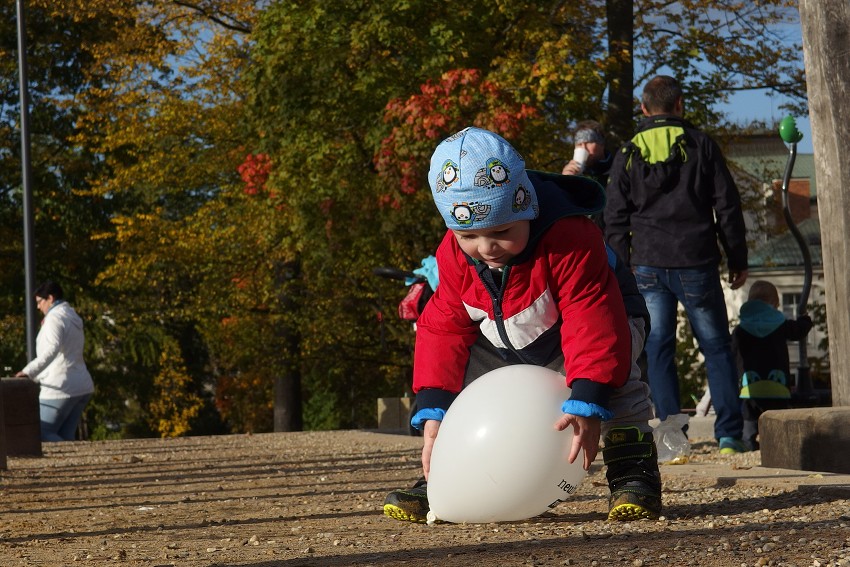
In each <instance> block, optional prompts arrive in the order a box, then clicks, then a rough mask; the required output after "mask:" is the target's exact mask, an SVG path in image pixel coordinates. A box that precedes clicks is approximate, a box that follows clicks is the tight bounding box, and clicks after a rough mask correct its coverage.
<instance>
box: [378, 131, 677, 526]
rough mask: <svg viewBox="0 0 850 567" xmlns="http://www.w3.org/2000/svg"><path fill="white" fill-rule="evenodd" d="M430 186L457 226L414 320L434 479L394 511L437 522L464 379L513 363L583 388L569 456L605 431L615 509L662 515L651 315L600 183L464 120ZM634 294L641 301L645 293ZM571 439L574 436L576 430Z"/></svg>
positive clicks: (569, 415)
mask: <svg viewBox="0 0 850 567" xmlns="http://www.w3.org/2000/svg"><path fill="white" fill-rule="evenodd" d="M429 181H430V184H431V190H432V195H433V197H434V202H435V204H436V205H437V209H438V210H439V212H440V214H441V215H442V216H443V219H444V220H445V222H446V226H447V227H448V228H449V231H448V232H447V233H446V236H445V237H444V239H443V241H442V243H441V244H440V246H439V248H438V249H437V265H438V267H439V272H440V286H439V288H437V291H436V293H435V294H434V296H433V297H432V298H431V301H430V302H429V303H428V305H427V306H426V307H425V309H424V311H423V313H422V316H421V317H420V318H419V321H418V322H417V333H416V350H415V355H414V376H413V389H414V392H416V396H417V405H418V407H419V408H420V409H419V411H418V412H417V414H416V415H414V417H413V419H412V421H411V422H412V424H413V425H414V426H415V427H417V428H419V429H422V430H423V438H424V446H423V448H422V467H423V470H424V473H425V476H424V478H423V479H422V480H420V481H419V482H418V483H416V485H415V486H414V487H413V488H412V489H406V490H396V491H393V492H391V493H390V494H389V495H388V496H387V498H386V501H385V503H384V513H385V514H386V515H388V516H391V517H393V518H396V519H399V520H408V521H413V522H424V521H426V515H427V513H428V509H429V507H428V498H427V489H426V482H427V478H428V474H429V471H430V460H431V450H432V448H433V446H434V441H435V439H436V438H437V435H438V433H439V429H440V422H441V421H442V419H443V417H444V416H445V413H446V410H448V408H449V406H450V405H451V403H452V401H453V400H454V399H455V397H456V396H457V395H458V393H459V392H460V391H461V389H462V388H463V387H465V386H466V385H468V384H470V383H471V382H472V381H473V380H475V379H476V378H478V377H480V376H482V375H484V374H486V373H487V372H489V371H491V370H494V369H496V368H500V367H502V366H506V365H510V364H536V365H539V366H545V367H547V368H550V369H554V370H557V371H559V372H561V373H562V374H565V375H566V380H567V385H568V386H569V387H570V388H571V391H572V394H571V397H570V399H569V400H566V401H565V402H564V405H563V407H562V410H563V411H564V415H563V417H562V418H561V419H560V420H559V421H558V422H557V424H554V425H555V426H556V428H557V429H558V430H561V431H565V430H568V429H570V428H571V427H570V426H572V428H571V429H572V435H573V442H572V446H571V451H570V455H569V459H570V462H573V461H574V460H575V459H576V458H577V457H578V454H579V453H580V451H581V450H584V462H583V465H584V468H585V469H588V468H589V467H590V465H591V463H592V462H593V460H594V459H595V457H596V454H597V452H598V449H599V439H600V436H603V437H604V439H605V446H604V448H603V450H602V455H603V460H604V462H605V464H606V465H607V467H608V469H607V478H608V483H609V487H610V489H611V497H610V501H609V513H608V518H609V519H611V520H632V519H639V518H653V519H654V518H657V517H658V516H659V514H660V512H661V479H660V475H659V472H658V460H657V453H656V450H655V443H654V441H653V438H652V433H651V431H652V429H651V427H650V426H649V424H648V420H649V419H651V418H652V416H653V411H652V405H651V402H650V398H649V388H648V386H647V385H646V384H645V383H644V382H642V381H641V380H640V376H641V373H640V369H639V368H638V367H637V364H636V360H637V357H638V355H639V353H640V352H641V350H642V347H643V339H644V337H645V333H646V328H645V323H646V321H645V320H644V319H643V318H641V316H642V315H644V314H646V306H645V304H643V301H642V298H641V296H640V294H639V293H638V292H637V287H636V285H635V283H634V278H633V277H632V276H631V274H630V273H629V272H628V271H621V272H620V275H621V281H622V285H624V286H625V288H624V289H627V290H628V291H629V295H628V298H627V301H628V302H629V305H631V307H632V309H634V310H635V313H636V314H637V316H635V317H633V318H629V317H628V315H627V310H626V307H625V304H624V298H623V295H622V294H621V292H620V289H619V288H618V278H617V275H616V274H615V272H614V271H613V269H612V266H614V265H615V264H616V261H617V258H616V256H615V255H613V253H612V252H611V253H609V252H608V251H607V250H606V247H605V244H604V242H603V239H602V233H601V232H600V230H599V229H598V228H597V227H596V226H595V225H594V224H593V223H592V222H591V221H590V220H588V219H587V218H586V217H585V215H587V214H590V213H593V212H595V211H597V210H599V208H601V206H602V204H603V203H604V194H603V193H602V187H601V186H600V185H599V184H597V183H595V182H593V181H591V180H589V179H585V178H580V177H570V176H560V175H556V174H545V173H540V172H534V171H526V169H525V163H524V161H523V159H522V157H520V155H519V154H518V153H517V152H516V150H514V148H513V147H511V145H510V144H508V142H507V141H505V140H504V139H503V138H501V137H500V136H498V135H496V134H494V133H492V132H489V131H486V130H481V129H478V128H467V129H465V130H462V131H460V132H458V133H456V134H454V135H453V136H451V137H449V138H448V139H446V140H444V141H443V142H442V143H441V144H440V145H439V146H438V147H437V149H436V151H435V152H434V155H433V156H432V158H431V170H430V173H429ZM636 300H638V301H639V303H637V304H636V303H634V302H635V301H636ZM564 434H565V435H567V434H569V433H568V432H567V431H565V432H564Z"/></svg>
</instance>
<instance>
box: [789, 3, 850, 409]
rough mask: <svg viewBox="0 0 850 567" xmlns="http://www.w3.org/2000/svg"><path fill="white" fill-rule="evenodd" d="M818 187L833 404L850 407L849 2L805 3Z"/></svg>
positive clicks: (802, 9)
mask: <svg viewBox="0 0 850 567" xmlns="http://www.w3.org/2000/svg"><path fill="white" fill-rule="evenodd" d="M800 21H801V23H802V29H803V55H804V60H805V65H806V80H807V83H808V97H809V114H810V118H811V124H812V138H813V139H812V142H813V145H814V154H815V178H816V179H817V186H818V210H819V213H820V225H821V242H822V248H823V264H824V279H825V281H824V287H825V289H826V311H827V323H828V326H829V360H830V367H831V373H832V403H833V405H835V406H850V349H848V348H847V345H848V344H850V278H848V277H847V274H848V273H850V247H848V245H847V243H848V242H850V130H848V124H850V2H848V1H847V0H800Z"/></svg>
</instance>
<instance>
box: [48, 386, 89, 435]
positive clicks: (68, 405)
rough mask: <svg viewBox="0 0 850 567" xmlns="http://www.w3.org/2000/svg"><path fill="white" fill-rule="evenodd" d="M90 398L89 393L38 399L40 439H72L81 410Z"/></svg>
mask: <svg viewBox="0 0 850 567" xmlns="http://www.w3.org/2000/svg"><path fill="white" fill-rule="evenodd" d="M90 399H91V394H86V395H84V396H74V397H73V398H58V399H45V398H41V399H39V400H38V402H39V405H40V407H41V440H42V441H73V440H74V438H75V437H76V433H77V425H79V423H80V418H81V417H82V416H83V410H84V409H86V404H88V403H89V400H90Z"/></svg>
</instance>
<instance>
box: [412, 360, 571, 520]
mask: <svg viewBox="0 0 850 567" xmlns="http://www.w3.org/2000/svg"><path fill="white" fill-rule="evenodd" d="M569 397H570V389H569V388H567V386H566V383H565V379H564V377H563V376H562V375H560V374H558V373H557V372H555V371H553V370H549V369H547V368H543V367H540V366H532V365H525V364H520V365H514V366H505V367H503V368H499V369H497V370H494V371H492V372H488V373H487V374H485V375H484V376H481V377H480V378H478V379H477V380H475V381H474V382H472V384H470V385H469V386H467V387H466V388H465V389H464V390H463V391H461V393H460V395H458V397H457V399H455V401H454V403H453V404H452V405H451V407H450V408H449V410H448V412H446V415H445V418H444V419H443V423H442V424H441V426H440V432H439V434H438V435H437V439H436V440H435V442H434V450H433V453H432V454H431V471H430V473H429V476H428V502H429V505H430V507H431V512H432V516H434V517H436V519H438V520H443V521H446V522H455V523H462V522H469V523H485V522H508V521H518V520H525V519H528V518H531V517H534V516H537V515H539V514H541V513H543V512H545V511H546V510H547V509H548V508H551V507H553V506H555V505H557V504H558V503H560V502H562V501H564V500H566V499H567V498H568V497H569V496H570V495H571V494H574V493H575V491H576V490H577V489H578V486H579V484H581V481H582V480H583V479H584V477H585V474H586V473H585V471H584V469H583V468H582V463H583V461H584V455H583V454H581V453H579V456H578V458H577V459H576V460H575V462H573V463H572V464H570V463H569V462H568V459H569V454H570V448H571V447H572V440H573V429H572V428H571V427H570V428H567V429H566V430H564V431H557V430H556V429H555V422H556V421H558V419H559V418H560V417H561V416H562V415H563V412H562V411H561V405H563V403H564V400H566V399H569Z"/></svg>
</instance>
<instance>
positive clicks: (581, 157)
mask: <svg viewBox="0 0 850 567" xmlns="http://www.w3.org/2000/svg"><path fill="white" fill-rule="evenodd" d="M589 155H590V153H589V152H588V151H587V150H586V149H584V148H581V147H579V148H576V149H575V151H574V152H573V161H575V162H576V163H578V165H579V173H581V172H582V171H584V166H585V165H587V156H589Z"/></svg>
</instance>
